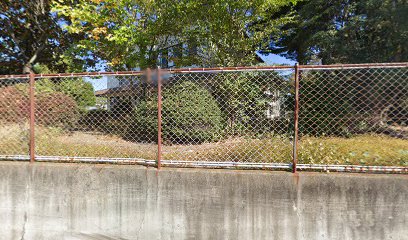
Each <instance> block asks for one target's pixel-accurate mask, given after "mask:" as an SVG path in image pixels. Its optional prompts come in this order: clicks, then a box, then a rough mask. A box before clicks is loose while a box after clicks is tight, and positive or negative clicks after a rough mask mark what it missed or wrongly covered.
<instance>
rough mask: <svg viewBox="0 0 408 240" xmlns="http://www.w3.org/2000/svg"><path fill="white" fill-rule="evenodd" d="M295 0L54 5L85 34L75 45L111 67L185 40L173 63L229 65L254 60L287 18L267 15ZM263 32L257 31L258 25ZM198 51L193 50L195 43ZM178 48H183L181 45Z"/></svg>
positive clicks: (145, 59) (109, 0)
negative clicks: (261, 20) (261, 21)
mask: <svg viewBox="0 0 408 240" xmlns="http://www.w3.org/2000/svg"><path fill="white" fill-rule="evenodd" d="M294 2H296V0H268V1H265V0H250V1H248V0H239V1H237V0H205V1H201V0H178V1H173V0H162V1H148V0H95V1H86V0H79V1H74V0H61V1H56V2H55V5H54V8H53V9H54V10H55V11H56V12H58V15H59V16H64V17H66V18H68V19H69V22H70V24H68V25H67V29H68V31H69V32H71V33H78V34H79V33H83V34H85V35H86V36H87V37H86V39H83V40H82V41H80V43H79V44H78V45H77V46H78V48H81V49H83V51H84V52H87V50H89V51H90V52H92V53H94V54H95V55H96V56H98V57H100V58H101V59H103V60H106V61H107V62H108V65H109V66H110V68H111V69H115V70H128V69H133V68H136V67H141V68H146V67H154V66H156V64H157V59H158V56H159V54H160V53H162V52H164V51H167V50H166V48H167V47H169V46H172V45H175V44H180V43H185V44H188V45H189V47H187V48H189V49H190V50H191V51H190V53H193V54H189V55H188V56H183V57H182V58H180V57H178V56H175V55H177V54H173V55H172V56H171V57H170V58H172V60H174V61H175V63H176V65H178V66H181V65H191V64H199V65H202V66H216V65H223V66H228V65H229V66H231V65H232V66H233V65H241V64H249V63H252V62H254V59H255V50H257V49H260V46H261V45H262V44H267V41H265V40H267V39H268V37H269V35H270V34H271V33H273V32H274V31H275V30H276V27H277V25H278V24H281V23H283V22H284V21H285V19H284V18H280V19H278V20H275V19H266V20H265V22H263V24H252V23H254V22H257V21H259V19H264V18H265V13H267V12H273V11H275V10H277V9H279V7H280V6H283V5H287V4H289V3H294ZM260 29H262V31H256V30H260ZM196 46H198V47H199V49H200V50H198V51H197V52H195V50H194V49H195V47H196ZM179 51H180V52H181V51H187V50H186V49H179Z"/></svg>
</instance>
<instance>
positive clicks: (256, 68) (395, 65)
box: [0, 62, 408, 80]
mask: <svg viewBox="0 0 408 240" xmlns="http://www.w3.org/2000/svg"><path fill="white" fill-rule="evenodd" d="M401 67H408V62H400V63H364V64H332V65H299V66H298V68H299V69H300V70H325V69H357V68H401ZM294 68H295V67H294V66H291V65H274V66H252V67H216V68H175V69H162V71H163V72H168V73H193V72H197V73H198V72H234V71H273V70H286V69H294ZM143 73H144V71H120V72H82V73H55V74H34V77H35V78H47V77H59V78H64V77H98V76H99V77H102V76H135V75H136V76H137V75H142V74H143ZM29 77H30V75H29V74H17V75H0V80H2V79H18V78H27V79H28V78H29Z"/></svg>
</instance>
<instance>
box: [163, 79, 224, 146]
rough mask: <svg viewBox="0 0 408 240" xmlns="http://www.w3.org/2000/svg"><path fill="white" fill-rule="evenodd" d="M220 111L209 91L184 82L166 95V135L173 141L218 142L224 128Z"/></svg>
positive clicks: (164, 125) (167, 90) (168, 89)
mask: <svg viewBox="0 0 408 240" xmlns="http://www.w3.org/2000/svg"><path fill="white" fill-rule="evenodd" d="M223 126H224V124H223V119H222V113H221V109H220V108H219V106H218V104H217V101H216V100H215V99H214V98H213V96H212V95H211V94H210V92H209V91H208V90H206V89H205V88H203V87H200V86H199V85H198V84H196V83H193V82H189V81H184V82H180V83H174V84H173V85H170V86H167V88H166V89H165V91H164V92H163V132H164V137H165V140H168V141H170V142H178V143H181V142H190V143H201V142H207V141H214V140H218V139H219V138H220V137H221V131H222V129H223Z"/></svg>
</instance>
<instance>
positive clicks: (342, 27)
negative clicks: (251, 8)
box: [266, 0, 408, 64]
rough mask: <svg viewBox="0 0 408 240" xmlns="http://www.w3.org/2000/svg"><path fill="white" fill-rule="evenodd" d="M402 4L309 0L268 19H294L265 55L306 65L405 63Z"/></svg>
mask: <svg viewBox="0 0 408 240" xmlns="http://www.w3.org/2000/svg"><path fill="white" fill-rule="evenodd" d="M407 11H408V4H407V1H406V0H364V1H359V0H335V1H325V0H307V1H303V2H299V3H298V4H296V5H293V6H292V7H286V8H282V9H281V11H280V12H279V13H278V14H271V15H270V17H271V18H281V17H290V16H292V17H293V19H294V21H292V22H290V23H288V24H284V25H282V27H281V28H280V30H281V34H278V35H276V36H273V37H272V44H271V46H270V48H269V51H266V52H273V53H278V54H281V55H284V56H286V57H289V58H291V59H294V60H297V61H298V62H300V63H302V64H306V63H308V62H310V61H313V59H316V58H317V59H320V60H321V61H322V62H323V63H324V64H331V63H363V62H394V61H396V62H398V61H407V60H408V44H407V42H408V15H407V14H406V13H407Z"/></svg>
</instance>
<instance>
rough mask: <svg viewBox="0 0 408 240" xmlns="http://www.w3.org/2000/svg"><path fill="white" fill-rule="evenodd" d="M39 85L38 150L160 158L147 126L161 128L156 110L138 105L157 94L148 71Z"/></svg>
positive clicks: (45, 81) (50, 80) (58, 79)
mask: <svg viewBox="0 0 408 240" xmlns="http://www.w3.org/2000/svg"><path fill="white" fill-rule="evenodd" d="M35 84H36V108H35V116H36V155H39V156H68V157H104V158H143V159H156V158H157V145H156V141H157V137H156V136H157V134H156V135H155V134H154V132H153V131H150V132H149V131H147V130H146V129H147V128H148V127H150V128H152V129H153V130H154V129H156V128H157V127H156V125H157V121H155V118H154V116H156V114H157V113H156V112H157V111H156V112H146V111H139V108H138V107H139V106H140V103H141V102H142V101H144V100H145V99H146V98H154V97H157V96H156V93H155V91H156V90H155V89H156V88H155V86H154V85H153V83H151V82H150V83H148V82H147V81H146V78H145V76H142V75H130V76H120V75H117V76H115V75H114V76H103V77H64V78H61V77H56V78H38V79H36V83H35ZM149 116H152V117H153V118H152V119H151V121H152V122H150V123H148V122H146V121H145V120H146V119H148V118H149ZM149 124H150V126H149Z"/></svg>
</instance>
